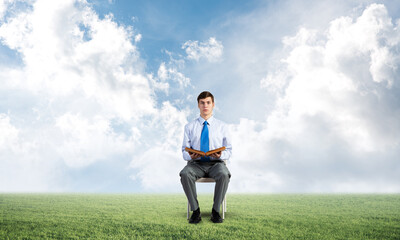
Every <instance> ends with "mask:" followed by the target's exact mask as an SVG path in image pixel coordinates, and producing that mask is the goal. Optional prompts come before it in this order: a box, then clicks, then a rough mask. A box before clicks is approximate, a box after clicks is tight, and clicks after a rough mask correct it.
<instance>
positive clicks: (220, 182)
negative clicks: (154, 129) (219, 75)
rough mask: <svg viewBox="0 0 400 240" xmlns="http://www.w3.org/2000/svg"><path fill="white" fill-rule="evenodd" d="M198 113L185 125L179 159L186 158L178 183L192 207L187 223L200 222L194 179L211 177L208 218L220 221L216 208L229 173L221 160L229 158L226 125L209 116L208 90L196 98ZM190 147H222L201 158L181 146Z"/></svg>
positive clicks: (222, 197)
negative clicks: (211, 196)
mask: <svg viewBox="0 0 400 240" xmlns="http://www.w3.org/2000/svg"><path fill="white" fill-rule="evenodd" d="M197 104H198V107H199V109H200V116H199V117H198V118H197V119H195V120H194V121H192V122H190V123H188V124H187V125H186V126H185V134H184V136H183V143H182V154H183V159H185V160H186V161H188V163H187V165H186V166H185V167H184V168H183V170H182V171H181V172H180V176H181V183H182V186H183V190H184V191H185V194H186V197H187V198H188V201H189V204H190V208H191V209H192V210H193V213H192V216H191V217H190V219H189V223H199V222H200V221H201V214H200V207H199V203H198V201H197V193H196V180H197V179H199V178H202V177H211V178H213V179H215V181H216V184H215V190H214V205H213V208H212V211H211V221H213V222H214V223H222V221H223V220H222V218H221V216H220V215H219V209H220V206H221V203H222V201H223V200H224V196H225V193H226V190H227V189H228V184H229V179H230V177H231V174H230V172H229V170H228V168H227V167H226V165H225V163H224V160H227V159H229V157H230V156H231V153H232V145H231V143H230V139H229V137H228V128H227V126H226V124H225V123H224V122H222V121H220V120H218V119H215V118H214V117H213V115H212V113H213V109H214V106H215V104H214V96H213V95H212V94H211V93H210V92H207V91H205V92H202V93H200V95H199V96H198V97H197ZM186 147H188V148H192V149H196V150H201V151H203V152H207V151H210V150H214V149H216V148H220V147H226V149H225V150H224V151H222V152H218V153H213V154H212V155H210V156H209V157H201V156H200V155H199V154H197V153H188V152H187V151H185V148H186Z"/></svg>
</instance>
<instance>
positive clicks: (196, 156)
mask: <svg viewBox="0 0 400 240" xmlns="http://www.w3.org/2000/svg"><path fill="white" fill-rule="evenodd" d="M189 155H190V157H191V158H192V159H196V158H199V157H201V155H200V154H198V153H191V152H189Z"/></svg>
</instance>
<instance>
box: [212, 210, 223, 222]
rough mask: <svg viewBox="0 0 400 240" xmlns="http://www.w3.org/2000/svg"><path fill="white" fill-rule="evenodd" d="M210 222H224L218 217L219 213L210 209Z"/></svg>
mask: <svg viewBox="0 0 400 240" xmlns="http://www.w3.org/2000/svg"><path fill="white" fill-rule="evenodd" d="M211 221H212V222H213V223H222V222H223V221H224V220H223V219H222V218H221V216H220V215H219V213H218V212H217V211H215V210H214V208H213V209H212V212H211Z"/></svg>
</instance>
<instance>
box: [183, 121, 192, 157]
mask: <svg viewBox="0 0 400 240" xmlns="http://www.w3.org/2000/svg"><path fill="white" fill-rule="evenodd" d="M186 147H188V148H191V143H190V132H189V124H187V125H186V126H185V131H184V134H183V143H182V155H183V159H184V160H186V161H189V160H192V158H191V157H190V155H189V153H188V152H186V151H185V148H186Z"/></svg>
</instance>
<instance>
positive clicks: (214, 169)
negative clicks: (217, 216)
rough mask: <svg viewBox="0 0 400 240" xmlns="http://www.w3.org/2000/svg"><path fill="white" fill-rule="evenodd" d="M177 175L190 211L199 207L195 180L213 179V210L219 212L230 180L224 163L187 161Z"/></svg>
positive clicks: (229, 174)
mask: <svg viewBox="0 0 400 240" xmlns="http://www.w3.org/2000/svg"><path fill="white" fill-rule="evenodd" d="M179 175H180V176H181V183H182V186H183V190H184V191H185V194H186V197H187V199H188V201H189V204H190V208H191V209H192V211H193V210H196V209H197V208H198V207H199V203H198V201H197V192H196V180H197V179H199V178H202V177H210V178H213V179H214V180H215V189H214V205H213V209H214V210H215V211H217V212H219V209H220V206H221V203H222V201H223V200H224V197H225V193H226V190H227V189H228V184H229V180H230V178H231V173H230V172H229V170H228V168H227V167H226V165H225V163H224V162H215V161H211V162H199V161H189V162H188V163H187V165H186V166H185V167H184V168H183V169H182V171H181V172H180V174H179Z"/></svg>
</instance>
